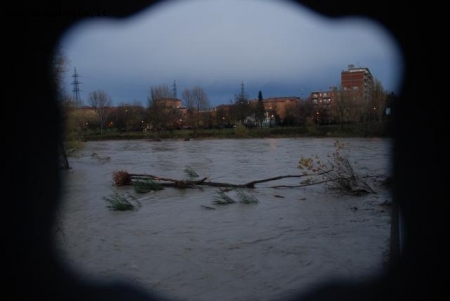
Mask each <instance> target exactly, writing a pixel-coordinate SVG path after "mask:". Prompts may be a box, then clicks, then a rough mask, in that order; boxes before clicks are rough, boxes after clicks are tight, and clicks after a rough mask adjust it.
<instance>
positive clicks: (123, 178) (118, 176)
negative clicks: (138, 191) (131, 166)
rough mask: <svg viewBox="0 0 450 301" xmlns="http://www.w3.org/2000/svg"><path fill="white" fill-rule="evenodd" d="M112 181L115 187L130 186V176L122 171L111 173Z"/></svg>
mask: <svg viewBox="0 0 450 301" xmlns="http://www.w3.org/2000/svg"><path fill="white" fill-rule="evenodd" d="M113 181H114V185H116V186H125V185H130V184H131V175H130V174H129V173H128V172H126V171H124V170H119V171H115V172H114V173H113Z"/></svg>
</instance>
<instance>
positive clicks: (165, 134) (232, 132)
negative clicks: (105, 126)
mask: <svg viewBox="0 0 450 301" xmlns="http://www.w3.org/2000/svg"><path fill="white" fill-rule="evenodd" d="M390 126H391V123H390V122H389V121H383V122H372V123H366V124H345V125H343V126H341V125H315V126H296V127H281V126H277V127H270V128H262V129H260V128H245V127H236V128H211V129H198V130H193V129H179V130H162V131H117V130H116V131H114V130H106V131H104V133H103V134H100V133H99V132H94V131H90V132H87V133H85V134H84V136H83V138H84V140H85V141H98V140H131V139H133V140H134V139H150V140H159V139H181V140H187V139H193V138H197V139H198V138H201V139H233V138H296V137H339V138H342V137H361V138H370V137H385V138H387V137H390V136H391V131H390Z"/></svg>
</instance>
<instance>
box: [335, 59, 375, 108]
mask: <svg viewBox="0 0 450 301" xmlns="http://www.w3.org/2000/svg"><path fill="white" fill-rule="evenodd" d="M373 87H374V82H373V77H372V74H371V73H370V70H369V69H368V68H362V67H355V66H354V65H348V69H347V70H343V71H342V72H341V92H342V93H344V94H345V96H346V97H348V98H349V99H350V100H351V101H352V102H353V103H354V104H355V105H359V106H362V107H364V106H366V105H367V104H368V103H369V102H370V100H371V98H372V93H373Z"/></svg>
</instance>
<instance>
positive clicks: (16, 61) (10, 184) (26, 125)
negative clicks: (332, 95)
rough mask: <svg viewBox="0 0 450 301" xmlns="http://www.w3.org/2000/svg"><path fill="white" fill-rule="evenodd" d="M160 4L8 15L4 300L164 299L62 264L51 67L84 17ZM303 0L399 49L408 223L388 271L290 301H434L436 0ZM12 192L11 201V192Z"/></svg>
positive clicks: (48, 5)
mask: <svg viewBox="0 0 450 301" xmlns="http://www.w3.org/2000/svg"><path fill="white" fill-rule="evenodd" d="M158 2H159V1H142V0H129V1H117V0H110V1H105V0H91V1H87V0H81V1H75V0H72V1H67V0H61V1H47V2H37V1H29V0H23V1H16V2H11V3H8V5H6V8H4V11H3V13H4V14H5V17H4V19H3V21H4V22H3V23H4V29H3V32H4V44H3V50H4V52H3V53H4V54H3V58H4V64H6V66H5V65H4V66H5V67H4V68H3V70H4V77H6V85H4V88H5V89H4V91H5V90H6V91H7V93H6V97H4V102H3V103H4V104H5V105H4V106H3V112H4V118H3V119H2V124H3V131H4V134H6V135H5V136H6V138H3V139H4V140H3V141H4V142H2V145H4V146H3V147H2V152H3V153H4V155H3V156H2V158H3V161H4V164H3V166H2V178H3V181H2V183H4V186H3V187H4V190H5V191H4V195H5V196H4V197H3V203H4V204H6V205H7V206H6V209H4V210H2V215H3V218H2V222H3V223H4V226H3V227H2V233H4V234H3V235H2V238H4V240H3V241H2V243H3V249H4V252H2V253H3V256H2V261H3V262H2V273H3V279H4V281H3V283H4V284H3V285H6V290H4V291H3V294H4V296H5V297H6V299H7V300H109V301H110V300H163V299H162V297H161V296H158V295H157V294H153V293H152V292H147V291H144V290H142V289H140V288H139V287H136V286H134V285H133V284H131V283H126V282H117V283H111V284H103V283H96V282H92V281H89V280H84V279H82V278H81V277H80V276H79V275H76V274H74V273H73V272H72V271H69V270H68V269H66V267H65V266H64V265H63V264H62V263H61V261H60V259H59V258H58V254H57V253H56V252H55V250H54V249H53V246H52V240H51V229H52V226H53V223H54V222H55V211H56V209H57V207H58V203H59V198H60V181H61V180H60V177H59V172H60V171H59V161H58V147H59V144H58V142H59V138H60V136H59V125H60V119H59V118H60V117H59V111H58V106H57V104H56V90H55V86H54V84H53V82H52V76H51V68H50V65H51V59H52V55H53V50H54V47H55V45H56V43H57V42H58V39H59V37H60V36H61V35H62V34H63V33H64V32H65V30H67V29H68V28H69V27H70V26H71V25H72V24H74V23H75V22H77V21H78V20H81V19H82V18H84V17H86V14H87V13H88V14H97V15H102V14H103V15H105V16H110V17H114V18H125V17H128V16H132V15H133V14H134V13H136V12H139V10H141V9H145V8H148V7H149V6H150V5H157V3H158ZM296 2H298V3H299V4H301V5H305V6H307V7H309V8H311V9H313V10H316V11H318V12H320V13H323V14H324V15H327V16H330V17H340V16H346V15H357V16H363V17H369V18H372V19H374V20H376V21H378V22H380V23H381V24H383V25H384V26H386V28H387V29H388V30H389V31H390V32H391V33H392V34H393V35H394V37H395V39H396V40H397V41H398V42H399V44H400V47H401V50H402V51H403V54H404V60H405V74H404V82H403V85H402V89H401V93H400V95H399V98H400V100H399V102H398V104H397V105H396V107H395V108H394V110H393V112H394V114H395V116H394V124H393V127H392V134H393V136H394V149H393V157H392V163H393V168H394V170H393V180H394V181H393V196H394V205H395V206H396V207H395V208H396V212H399V214H398V215H396V217H397V216H400V217H401V218H400V219H399V220H398V219H397V218H394V226H393V234H394V235H393V237H397V238H398V240H397V241H396V240H393V242H394V243H393V247H392V250H393V253H392V261H391V265H390V268H389V270H388V272H387V273H386V274H382V275H374V277H373V280H372V281H368V282H361V283H359V282H356V283H353V282H351V283H350V282H342V283H336V282H333V283H324V284H323V285H322V286H319V287H316V288H314V289H312V290H310V291H307V292H299V293H298V294H297V295H293V296H292V299H290V300H347V301H348V300H365V301H367V300H434V299H437V296H438V293H440V292H441V290H442V291H443V285H442V283H443V280H445V279H448V272H449V269H448V258H447V257H446V255H447V254H448V252H446V251H448V247H446V241H447V240H448V234H447V231H446V228H445V226H446V222H445V218H446V216H445V213H448V212H449V211H448V205H447V204H446V203H448V201H447V200H446V195H447V189H446V184H447V183H446V179H447V178H448V176H446V174H445V173H446V172H448V168H447V167H448V158H447V154H448V153H449V152H448V151H447V150H448V146H447V143H446V138H447V136H448V134H446V132H445V129H446V126H445V120H446V115H447V114H446V112H445V110H443V108H444V104H443V101H445V98H442V97H435V96H436V95H435V94H436V91H438V90H439V89H440V88H441V87H445V86H443V85H439V77H438V76H435V75H433V76H430V74H431V73H430V72H433V73H432V74H435V73H434V72H436V73H437V70H435V69H432V70H430V68H433V66H431V65H432V64H429V61H428V60H429V58H434V57H437V56H438V55H439V51H440V50H439V49H441V48H439V47H444V46H442V45H441V46H439V43H441V42H440V41H439V40H436V41H435V40H434V38H432V35H430V34H429V33H430V32H431V28H432V26H433V25H434V22H435V20H436V19H435V18H437V17H435V16H433V15H431V14H426V13H425V11H426V9H428V8H431V7H432V3H429V2H428V3H427V4H426V5H425V6H424V4H423V3H421V2H417V1H416V2H407V3H406V4H402V5H400V4H397V3H394V2H393V1H392V0H390V1H388V0H379V1H371V2H364V1H359V2H356V1H350V0H341V1H338V0H334V1H333V0H304V1H296ZM5 24H6V26H5ZM162 26H163V25H162ZM5 35H6V36H5ZM433 45H434V46H433ZM438 67H439V66H437V67H436V69H437V68H438ZM444 94H445V93H444ZM10 114H13V116H12V117H11V116H9V115H10ZM443 131H444V132H443ZM5 139H6V140H5ZM3 143H4V144H3ZM7 191H11V193H12V194H11V195H10V196H7V195H9V194H8V192H7ZM444 201H445V202H444ZM397 222H398V223H397ZM399 229H401V231H399ZM395 242H396V243H395ZM444 273H445V274H444ZM443 275H444V276H443Z"/></svg>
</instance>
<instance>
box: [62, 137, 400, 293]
mask: <svg viewBox="0 0 450 301" xmlns="http://www.w3.org/2000/svg"><path fill="white" fill-rule="evenodd" d="M339 141H341V142H343V143H345V144H347V145H348V147H347V150H348V151H349V156H350V159H351V160H350V161H351V163H352V164H353V166H354V169H355V170H356V171H357V172H358V173H360V174H363V175H376V176H378V177H374V178H369V179H370V182H369V183H370V185H371V187H372V188H373V189H374V190H375V192H376V193H370V194H367V195H362V196H349V195H342V194H338V193H336V192H334V191H331V190H329V189H327V187H326V186H325V185H322V184H321V185H312V186H306V187H295V188H282V189H280V188H273V186H276V185H298V184H299V182H300V181H301V179H299V178H289V179H281V180H277V181H272V182H265V183H261V184H258V185H256V187H255V188H254V189H251V190H248V193H250V194H252V195H253V196H255V197H256V198H257V199H258V200H259V202H258V203H257V204H241V203H235V204H230V205H222V206H219V205H216V204H214V202H213V201H214V196H215V195H217V192H218V188H217V187H207V186H203V187H202V189H184V190H181V189H175V188H170V187H166V188H165V189H164V190H161V191H155V192H149V193H144V194H141V193H139V194H138V193H136V192H135V191H134V189H133V187H132V186H123V187H116V186H114V185H112V174H113V172H115V171H118V170H125V171H128V172H129V173H136V174H151V175H157V176H161V177H167V178H175V179H186V178H188V177H187V175H186V174H185V173H184V169H185V168H186V167H187V166H189V167H190V168H192V169H193V170H195V172H196V173H197V174H198V175H199V176H200V178H202V177H206V176H208V177H209V179H210V181H215V182H226V183H232V184H243V183H246V182H250V181H253V180H260V179H265V178H271V177H275V176H283V175H298V174H301V170H299V169H298V168H297V165H298V161H299V159H300V158H301V157H314V156H316V155H317V156H319V157H320V158H324V159H325V158H326V156H327V155H328V154H331V153H332V152H333V151H334V150H335V147H334V142H335V139H334V138H295V139H294V138H292V139H291V138H282V139H281V138H280V139H236V140H234V139H227V140H190V141H181V140H167V141H165V140H163V141H148V140H136V141H134V140H132V141H101V142H87V143H85V147H84V149H83V152H82V154H81V156H80V157H79V158H73V159H70V164H71V167H72V168H71V169H70V170H69V171H65V172H63V177H64V189H63V190H64V195H63V200H62V204H61V208H60V217H59V224H58V231H57V239H56V244H57V246H58V249H59V250H60V254H61V257H62V258H63V260H64V261H65V262H66V263H67V265H68V266H69V267H72V268H73V269H74V270H75V271H76V272H77V273H79V274H80V275H82V277H90V278H93V279H98V280H105V281H107V280H112V279H116V278H124V279H126V280H129V281H132V282H135V283H137V284H139V285H141V286H143V287H144V288H145V289H148V290H152V291H155V292H158V293H161V294H163V295H165V296H168V297H169V298H172V299H173V300H188V301H194V300H196V301H202V300H205V301H206V300H221V301H237V300H246V301H251V300H258V301H265V300H275V299H277V298H281V297H282V296H285V295H288V294H290V293H293V292H298V291H300V292H301V291H303V290H307V289H309V288H311V287H312V286H313V285H315V284H317V283H320V282H321V281H324V280H326V279H330V278H333V277H337V278H339V279H350V280H353V279H354V280H356V279H357V280H360V279H364V278H365V277H369V276H371V275H373V274H374V273H377V272H379V271H380V270H381V269H382V268H383V264H384V261H385V260H386V253H387V252H388V248H389V235H390V211H389V207H387V206H384V204H385V202H386V201H390V200H391V195H390V193H389V191H387V190H386V189H385V188H384V187H383V186H382V185H381V180H383V179H384V178H386V177H387V176H388V175H389V173H390V155H391V141H390V140H388V139H361V138H345V139H339ZM94 153H95V154H96V155H94V156H93V154H94ZM368 181H369V180H368ZM113 192H118V193H122V194H130V195H133V196H134V197H136V198H137V199H138V200H139V202H140V204H141V207H140V208H139V210H135V211H112V210H110V209H109V208H108V207H107V205H108V204H107V202H106V201H105V199H104V198H105V197H108V196H110V195H111V194H112V193H113ZM205 207H211V208H214V209H207V208H205Z"/></svg>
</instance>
